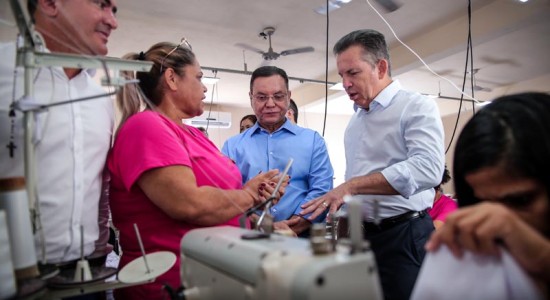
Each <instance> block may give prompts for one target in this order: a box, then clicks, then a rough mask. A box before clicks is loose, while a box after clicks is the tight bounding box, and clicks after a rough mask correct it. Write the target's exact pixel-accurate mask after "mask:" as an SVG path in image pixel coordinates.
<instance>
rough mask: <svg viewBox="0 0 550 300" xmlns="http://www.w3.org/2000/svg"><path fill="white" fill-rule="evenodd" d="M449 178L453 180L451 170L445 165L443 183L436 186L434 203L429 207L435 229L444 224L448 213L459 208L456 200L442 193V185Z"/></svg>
mask: <svg viewBox="0 0 550 300" xmlns="http://www.w3.org/2000/svg"><path fill="white" fill-rule="evenodd" d="M449 180H451V175H449V170H448V169H447V166H445V171H444V172H443V178H442V179H441V183H440V184H439V185H438V186H436V187H434V189H435V198H434V204H433V206H432V208H431V209H428V214H429V215H430V217H432V220H433V223H434V227H435V229H438V228H439V227H441V226H443V224H444V223H445V218H447V215H448V214H450V213H452V212H453V211H455V210H456V209H457V208H458V205H457V204H456V201H455V200H453V199H452V198H450V197H447V196H446V195H445V194H443V193H442V191H443V189H442V188H441V186H442V185H444V184H445V183H447V182H449Z"/></svg>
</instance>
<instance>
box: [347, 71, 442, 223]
mask: <svg viewBox="0 0 550 300" xmlns="http://www.w3.org/2000/svg"><path fill="white" fill-rule="evenodd" d="M443 136H444V133H443V124H442V122H441V117H440V115H439V110H438V108H437V105H436V103H435V102H434V100H432V99H430V98H428V97H425V96H422V95H420V94H418V93H412V92H408V91H405V90H402V88H401V85H400V84H399V82H398V81H397V80H395V81H393V82H392V83H391V84H390V85H388V86H387V87H386V88H385V89H384V90H382V91H381V92H380V93H379V94H378V96H376V98H374V100H373V101H372V102H371V103H370V105H369V109H368V110H366V109H363V108H359V109H357V111H356V112H355V114H354V115H353V116H352V118H351V120H350V122H349V124H348V127H347V128H346V131H345V136H344V143H345V149H346V174H345V179H346V180H349V179H351V178H353V177H356V176H362V175H368V174H372V173H377V172H381V173H382V175H383V176H384V177H385V178H386V180H387V181H388V182H389V184H390V185H391V186H392V187H393V188H394V189H395V190H396V191H397V192H398V193H399V195H390V196H382V195H357V196H356V197H358V198H360V199H362V200H363V202H364V203H365V204H364V213H365V214H366V218H367V219H368V220H372V219H374V206H373V203H374V201H373V200H374V199H376V200H379V202H378V203H379V217H381V218H387V217H392V216H396V215H399V214H402V213H405V212H407V211H420V210H424V209H426V208H429V207H431V205H432V203H433V199H434V193H435V192H434V190H433V187H434V186H436V185H437V184H439V182H440V181H441V176H442V174H443V168H444V161H445V154H444V139H443Z"/></svg>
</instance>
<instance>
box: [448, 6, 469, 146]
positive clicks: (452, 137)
mask: <svg viewBox="0 0 550 300" xmlns="http://www.w3.org/2000/svg"><path fill="white" fill-rule="evenodd" d="M466 44H467V45H466V65H465V66H464V77H463V80H462V93H461V94H460V105H459V106H458V113H457V116H456V122H455V126H454V128H453V134H452V135H451V139H450V140H449V145H448V146H447V148H446V149H445V154H447V152H449V149H450V148H451V145H452V144H453V140H454V137H455V134H456V129H457V128H458V122H459V120H460V113H461V111H462V102H463V100H464V89H465V86H466V74H468V58H469V57H470V56H471V53H470V49H472V10H471V2H470V0H468V42H467V43H466ZM471 61H472V64H473V60H471ZM471 75H472V76H473V74H471ZM472 76H470V79H471V78H472ZM473 89H474V88H473V86H472V97H473V96H474V95H473ZM472 105H475V104H474V102H472Z"/></svg>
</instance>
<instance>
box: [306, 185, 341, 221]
mask: <svg viewBox="0 0 550 300" xmlns="http://www.w3.org/2000/svg"><path fill="white" fill-rule="evenodd" d="M349 194H350V193H349V191H348V189H347V186H346V183H342V184H341V185H339V186H338V187H336V188H335V189H333V190H332V191H330V192H328V193H326V194H324V195H323V196H321V197H319V198H315V199H313V200H311V201H309V202H307V203H305V204H303V205H302V208H303V209H304V210H302V211H301V212H300V216H304V215H307V214H309V213H311V216H309V218H307V219H308V220H309V221H312V220H315V218H317V217H318V216H320V215H321V214H322V213H323V212H324V211H325V210H326V209H327V208H330V210H329V214H331V215H332V214H334V213H335V212H336V211H337V210H338V209H339V208H340V207H341V206H342V204H344V196H345V195H349Z"/></svg>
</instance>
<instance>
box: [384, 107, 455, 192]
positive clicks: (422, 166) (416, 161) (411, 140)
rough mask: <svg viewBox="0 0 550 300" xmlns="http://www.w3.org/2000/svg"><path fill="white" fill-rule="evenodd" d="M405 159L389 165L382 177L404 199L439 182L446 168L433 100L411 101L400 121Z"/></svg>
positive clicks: (441, 133)
mask: <svg viewBox="0 0 550 300" xmlns="http://www.w3.org/2000/svg"><path fill="white" fill-rule="evenodd" d="M400 126H401V132H402V134H403V139H404V142H405V147H406V149H407V159H405V160H403V161H401V162H398V163H395V164H393V165H391V166H388V167H387V168H385V169H384V170H382V175H383V176H384V177H385V178H386V180H387V181H388V182H389V184H390V185H391V186H392V187H393V188H394V189H395V190H396V191H397V192H399V194H401V195H402V196H403V197H405V198H409V197H410V196H411V195H414V194H416V193H418V192H420V191H423V190H426V189H430V188H433V187H434V186H437V185H438V184H439V183H440V182H441V176H442V174H443V169H444V166H445V150H444V131H443V124H442V122H441V117H440V115H439V110H438V108H437V105H436V104H435V102H434V101H433V100H432V99H426V98H421V99H417V100H415V101H411V102H410V103H409V105H408V106H407V108H406V110H405V111H404V113H403V116H402V118H401V124H400Z"/></svg>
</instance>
